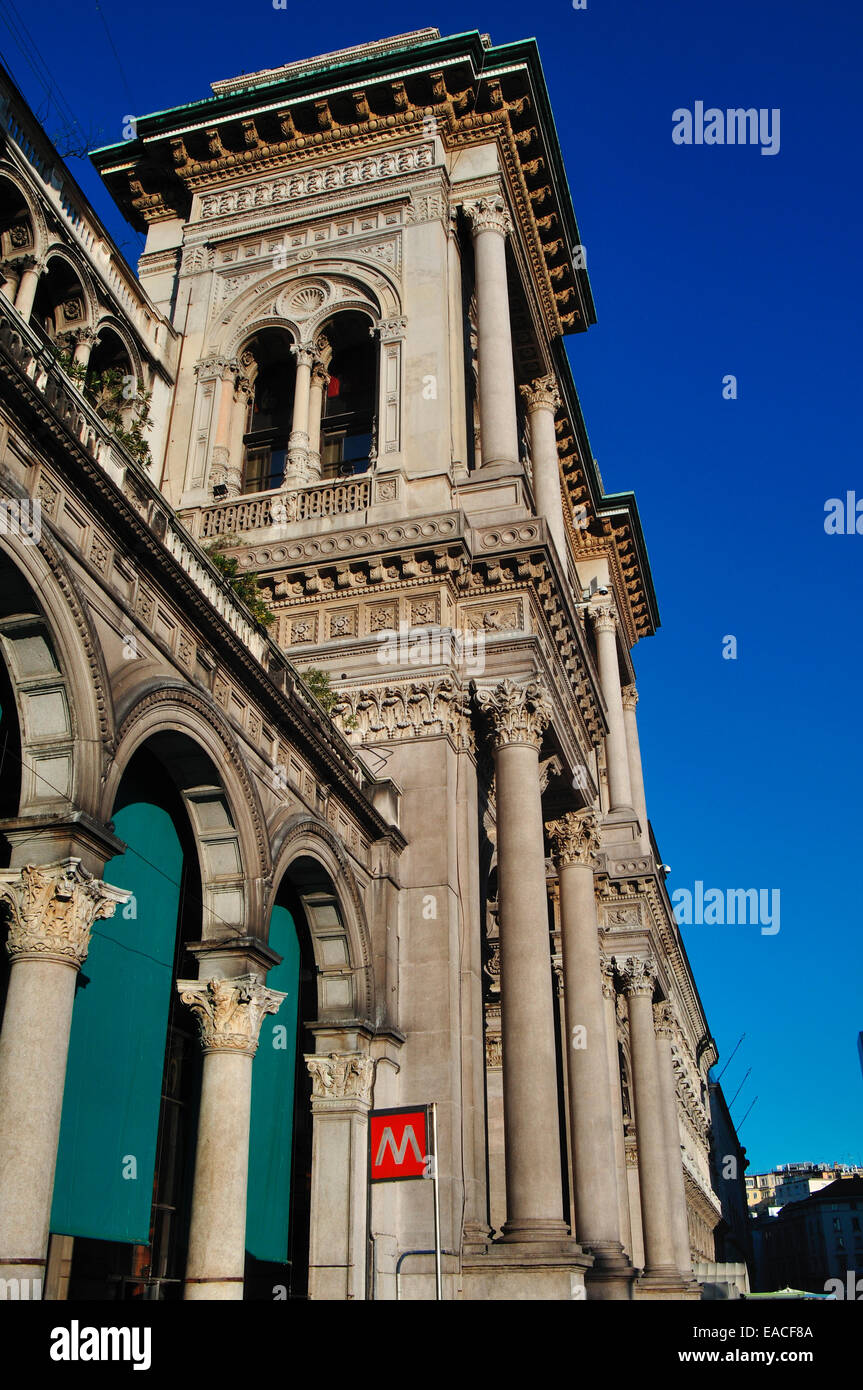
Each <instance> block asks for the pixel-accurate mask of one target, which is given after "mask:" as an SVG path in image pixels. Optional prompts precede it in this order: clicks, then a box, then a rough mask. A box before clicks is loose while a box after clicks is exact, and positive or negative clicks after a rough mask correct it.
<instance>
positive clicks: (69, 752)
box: [0, 30, 720, 1300]
mask: <svg viewBox="0 0 863 1390" xmlns="http://www.w3.org/2000/svg"><path fill="white" fill-rule="evenodd" d="M5 94H6V103H7V112H8V113H10V114H9V120H8V134H7V136H6V137H5V141H4V146H3V151H2V158H0V195H1V196H2V217H3V220H2V256H0V274H2V276H3V284H2V285H0V289H2V296H0V376H2V393H3V394H2V435H0V449H2V466H0V479H2V487H3V495H4V499H5V507H6V512H7V514H8V516H9V517H12V516H18V517H19V518H20V516H21V515H30V513H27V511H26V508H27V505H28V504H29V503H31V502H32V501H35V500H37V499H38V500H39V501H40V502H41V526H40V527H37V528H36V530H38V531H39V534H38V536H37V534H36V530H34V529H33V528H32V527H31V530H30V532H29V533H28V531H27V528H26V527H21V526H19V527H18V528H17V529H16V527H15V526H13V525H11V524H8V525H6V526H5V527H4V528H3V529H2V531H0V555H2V565H3V600H2V610H0V645H2V651H3V661H4V677H3V682H4V683H3V689H2V692H0V703H1V704H2V707H3V716H4V729H3V736H4V742H3V750H4V752H3V756H4V778H5V779H6V780H5V781H4V792H3V803H4V804H3V808H2V811H3V815H4V816H5V820H4V821H3V827H2V828H3V834H4V836H5V843H6V845H7V863H8V865H9V867H8V869H7V870H6V871H5V872H4V873H3V875H2V880H0V893H2V896H3V898H4V900H5V901H6V902H7V904H8V909H9V923H10V925H9V940H8V947H7V949H8V953H9V956H10V958H11V968H10V970H9V975H8V989H7V993H6V1003H5V1014H4V1018H3V1032H2V1041H0V1125H2V1128H0V1172H2V1174H3V1182H2V1188H0V1275H2V1276H4V1277H6V1278H16V1277H17V1278H24V1277H32V1278H37V1279H41V1280H43V1281H45V1283H44V1287H45V1290H46V1293H47V1296H49V1297H71V1298H75V1297H84V1296H89V1297H100V1298H105V1297H123V1296H141V1295H142V1293H143V1296H146V1297H161V1298H166V1297H179V1296H181V1294H182V1295H183V1296H185V1297H187V1298H240V1297H243V1296H245V1297H247V1298H252V1297H261V1298H273V1297H276V1298H278V1297H305V1296H308V1297H311V1298H318V1299H321V1298H323V1299H357V1298H360V1299H361V1298H378V1299H389V1298H395V1297H401V1298H428V1297H433V1296H434V1276H433V1269H432V1266H431V1262H430V1259H429V1257H428V1254H427V1253H423V1252H427V1251H428V1249H429V1246H430V1244H431V1198H430V1193H429V1185H428V1184H426V1183H423V1182H421V1181H420V1182H412V1183H398V1184H395V1185H390V1186H386V1187H380V1188H377V1189H376V1190H375V1191H374V1192H373V1194H372V1198H371V1200H370V1201H369V1202H368V1203H367V1187H366V1184H367V1162H368V1160H367V1145H368V1140H367V1128H368V1121H367V1117H368V1112H369V1110H370V1108H372V1107H374V1108H382V1107H386V1106H388V1105H410V1104H415V1103H416V1104H419V1103H424V1102H427V1101H435V1102H436V1103H437V1107H438V1124H439V1145H438V1154H437V1168H438V1173H439V1178H440V1190H441V1221H442V1244H443V1248H444V1250H445V1252H446V1253H445V1256H444V1278H443V1293H444V1297H446V1298H450V1299H458V1298H463V1299H471V1300H476V1299H483V1298H494V1299H499V1298H509V1297H519V1298H542V1299H572V1298H581V1297H584V1296H585V1294H586V1296H587V1298H588V1299H592V1298H613V1299H628V1298H675V1299H681V1298H697V1297H699V1293H700V1288H699V1285H698V1283H697V1281H696V1280H695V1278H694V1276H693V1263H694V1262H704V1261H707V1262H710V1261H713V1260H714V1258H715V1251H714V1248H713V1239H712V1231H713V1228H714V1227H715V1226H716V1224H717V1222H718V1220H719V1215H720V1204H719V1200H718V1198H717V1196H716V1194H715V1192H714V1191H713V1188H712V1186H711V1176H710V1173H711V1169H710V1159H709V1140H710V1121H709V1100H708V1089H707V1086H708V1078H707V1073H708V1069H709V1067H710V1066H711V1064H712V1063H713V1062H714V1060H715V1059H716V1050H715V1047H714V1044H713V1041H712V1039H711V1036H710V1032H709V1029H708V1026H707V1023H706V1020H705V1017H704V1013H703V1009H702V1006H701V1003H700V1000H699V996H698V992H697V989H696V986H695V983H694V981H693V978H692V974H691V971H690V968H689V964H688V961H687V958H686V954H685V951H684V949H683V945H682V942H681V938H680V934H679V931H678V928H677V926H676V924H675V921H674V916H673V913H672V910H671V906H670V902H669V898H668V895H667V893H666V890H665V886H664V873H663V868H662V862H661V859H660V857H659V855H658V852H657V849H656V846H655V843H654V840H653V836H652V833H651V830H650V826H649V823H648V819H647V813H646V809H645V795H644V784H643V779H642V769H641V760H640V755H639V746H638V733H637V722H636V701H637V696H636V692H635V684H634V681H635V676H634V670H633V666H632V658H631V651H632V648H633V647H634V645H635V644H636V642H637V641H638V640H639V639H640V638H642V637H646V636H649V635H650V634H651V633H652V632H653V631H654V629H655V627H656V625H657V623H658V615H657V609H656V602H655V597H654V593H653V588H652V583H651V577H650V571H649V567H648V562H647V557H646V552H645V548H644V543H643V539H642V533H641V526H640V522H639V517H638V512H637V509H636V505H635V499H634V497H633V495H632V494H631V493H617V494H607V493H606V492H605V491H604V488H603V485H602V481H601V478H600V476H599V473H598V470H597V468H596V466H595V464H594V462H593V459H592V455H591V452H590V447H589V443H588V439H587V435H586V432H585V427H584V422H583V420H582V417H581V412H580V408H579V403H578V398H577V395H576V392H575V388H574V385H573V382H572V377H571V373H570V368H569V365H568V360H567V357H566V354H565V351H564V348H563V336H564V335H566V334H569V333H574V332H583V331H585V330H586V329H587V328H588V327H589V325H590V324H591V322H592V321H593V317H594V313H593V303H592V299H591V292H590V286H589V282H588V279H587V274H586V271H585V270H584V257H583V254H582V251H581V244H580V237H579V233H578V228H577V225H576V222H575V216H574V213H573V209H572V205H571V202H570V198H569V193H568V189H567V182H566V177H565V173H564V169H563V166H562V162H561V157H560V151H559V147H558V143H557V137H556V134H555V129H554V124H553V120H552V116H551V112H550V108H549V103H548V96H547V93H546V90H545V86H544V82H543V78H542V74H541V69H540V65H539V59H538V55H537V52H536V48H535V45H534V44H533V43H532V42H524V43H518V44H512V45H507V46H505V47H502V48H495V47H493V46H492V45H491V43H490V41H489V40H488V38H487V37H486V36H482V35H479V34H474V35H467V36H460V37H458V38H454V39H442V38H441V37H440V36H439V35H438V34H437V32H436V31H434V30H424V31H420V32H419V33H417V34H412V35H407V36H402V37H401V38H400V39H395V40H391V41H388V42H380V43H372V44H368V45H364V46H361V47H360V48H357V49H353V50H345V51H342V52H340V53H337V54H332V55H327V56H326V57H324V58H321V59H316V60H310V61H308V62H301V63H294V64H289V65H288V66H286V67H284V68H277V69H273V70H272V71H267V72H264V73H260V74H256V75H252V76H244V77H242V78H236V79H233V80H230V81H226V82H218V83H215V84H214V86H213V96H212V97H211V98H208V99H207V100H206V101H203V102H198V103H193V104H192V105H190V106H184V107H183V108H181V109H179V110H177V111H169V112H165V113H161V114H159V115H156V116H151V117H146V118H142V119H141V120H139V121H138V123H137V132H136V137H135V138H134V139H133V140H130V141H128V142H125V143H124V144H123V145H121V146H116V147H111V148H108V149H104V150H101V151H99V152H97V154H96V155H95V156H94V158H95V160H96V163H97V166H98V167H99V169H100V170H101V172H102V174H103V177H104V178H105V180H106V182H107V184H108V186H109V188H110V189H111V191H112V192H113V194H114V196H115V198H116V199H117V201H118V202H119V204H120V206H121V207H122V208H123V210H124V211H125V213H126V215H127V216H128V217H129V219H130V220H131V221H132V222H133V223H134V224H135V225H136V226H138V227H140V228H142V229H146V232H147V243H146V249H145V252H144V255H143V256H142V258H141V261H140V265H139V278H138V279H136V278H135V277H134V275H133V274H132V273H131V271H129V269H128V268H127V267H126V266H125V264H124V263H123V261H122V258H121V257H120V256H119V253H118V252H117V251H116V249H115V248H114V247H113V245H112V243H111V240H110V238H109V237H108V235H107V233H106V232H105V230H104V228H103V227H102V226H101V225H100V224H99V222H98V220H97V219H96V217H95V216H94V214H93V212H92V210H91V209H90V208H89V207H88V206H87V204H86V202H85V200H84V199H83V197H82V196H81V194H80V192H79V190H77V188H76V186H75V185H74V182H73V180H72V179H71V177H70V176H69V174H68V172H67V171H66V170H65V169H64V168H63V167H62V164H61V163H60V162H59V160H58V159H57V156H56V153H55V152H54V151H53V150H52V148H51V147H50V145H49V143H48V142H47V140H46V139H45V137H44V135H42V133H41V132H40V131H39V129H38V127H37V126H36V123H35V122H34V120H33V118H32V116H31V115H30V113H29V112H28V111H27V108H26V106H25V105H24V103H23V101H22V100H21V98H20V96H19V95H18V94H17V93H16V92H15V90H14V88H12V86H11V84H8V83H7V84H5ZM76 367H77V370H76ZM111 370H113V371H115V372H117V371H119V372H121V373H122V376H123V379H124V380H128V381H131V382H132V388H133V389H132V393H131V394H132V397H133V398H134V399H140V391H141V390H143V391H145V392H149V393H152V394H151V406H150V408H151V415H152V420H153V424H154V427H153V429H152V431H151V432H150V433H149V435H148V443H149V458H148V457H147V455H146V451H144V452H142V451H141V450H140V449H136V447H134V436H133V433H130V431H131V425H130V417H129V415H128V413H127V414H126V415H122V410H123V409H128V408H127V407H121V408H120V409H121V418H120V423H119V426H118V421H117V415H116V413H115V415H114V416H113V417H111V416H109V414H108V413H106V411H105V410H104V409H102V410H101V411H100V409H99V405H100V397H99V394H98V393H99V390H100V389H103V391H104V383H105V382H106V381H108V380H109V379H110V378H109V372H110V371H111ZM102 400H104V394H103V397H102ZM130 440H131V445H130ZM213 545H217V546H218V548H219V551H220V552H221V555H222V556H223V557H227V562H228V563H230V561H233V562H234V566H235V568H236V571H237V572H238V574H239V576H241V577H253V578H254V581H255V582H256V583H257V585H258V588H259V592H260V594H261V596H262V597H263V598H264V599H265V600H266V602H267V604H268V606H269V608H270V610H271V612H272V614H273V615H274V622H273V625H272V627H271V629H270V630H269V631H266V630H265V629H264V628H263V627H262V626H261V625H260V624H259V623H257V622H256V621H255V619H254V618H253V616H252V614H251V613H250V612H249V610H248V609H247V608H246V607H245V606H244V604H243V603H242V602H241V601H240V599H239V598H238V596H237V594H236V592H235V588H234V587H233V586H232V585H230V584H229V583H228V582H227V581H226V580H225V579H224V577H223V575H222V573H221V571H220V570H219V569H218V568H217V567H216V566H215V565H214V562H213V560H212V558H211V556H210V555H209V554H208V553H207V552H208V549H209V548H210V547H212V546H213ZM222 563H223V565H224V563H225V560H224V559H223V561H222ZM309 668H314V670H315V671H317V672H318V673H320V672H324V673H326V674H325V677H321V676H320V674H318V676H317V685H316V687H315V688H317V689H318V690H319V691H320V692H321V702H320V703H319V702H318V701H317V700H316V699H315V698H313V696H312V695H311V694H310V693H309V690H308V688H307V684H306V683H305V682H304V681H303V680H302V678H301V677H302V675H303V673H304V672H307V671H308V670H309ZM328 715H329V716H331V718H330V717H328ZM96 923H100V925H99V926H98V927H97V926H96V925H95V924H96ZM88 943H89V954H88ZM76 984H77V986H78V988H77V989H76ZM193 1025H196V1027H195V1026H193ZM196 1032H197V1036H196ZM132 1033H134V1034H135V1036H136V1037H137V1038H138V1039H139V1044H138V1046H137V1047H136V1048H131V1049H130V1048H129V1045H128V1035H130V1034H132ZM88 1049H89V1050H88ZM112 1068H113V1070H112ZM106 1086H108V1087H111V1086H113V1087H115V1088H117V1090H118V1093H119V1094H121V1095H123V1096H124V1097H125V1098H126V1099H125V1103H124V1105H123V1106H120V1107H114V1108H112V1109H111V1113H108V1111H107V1110H106V1108H105V1106H104V1104H103V1103H102V1101H101V1099H100V1098H101V1097H102V1096H103V1095H104V1092H105V1088H106ZM117 1110H122V1111H123V1114H122V1115H118V1114H117V1113H116V1111H117ZM83 1156H86V1158H87V1160H88V1163H89V1164H90V1166H91V1167H92V1170H93V1172H94V1173H95V1174H96V1175H97V1176H98V1177H99V1182H100V1184H101V1187H100V1192H101V1205H100V1204H99V1203H98V1202H95V1201H94V1194H93V1193H92V1192H90V1191H88V1190H87V1187H86V1183H85V1182H84V1181H83V1180H82V1178H81V1176H80V1173H81V1159H82V1157H83ZM106 1193H107V1194H108V1196H107V1197H106V1196H105V1194H106ZM97 1209H98V1211H100V1212H101V1213H102V1214H101V1215H95V1214H94V1213H95V1212H96V1211H97Z"/></svg>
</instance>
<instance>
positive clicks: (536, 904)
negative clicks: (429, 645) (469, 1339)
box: [477, 680, 567, 1240]
mask: <svg viewBox="0 0 863 1390" xmlns="http://www.w3.org/2000/svg"><path fill="white" fill-rule="evenodd" d="M477 703H478V705H479V708H480V710H481V711H483V713H484V714H485V715H486V716H487V717H488V718H489V720H490V721H491V725H492V743H493V748H494V762H495V784H496V789H497V853H498V885H499V899H498V900H499V904H500V987H501V1034H502V1042H503V1095H504V1136H505V1147H506V1211H507V1219H506V1223H505V1225H504V1228H503V1230H504V1239H507V1240H560V1239H562V1238H564V1237H565V1236H566V1234H567V1228H566V1225H565V1223H564V1220H563V1198H562V1191H561V1168H560V1136H559V1129H558V1092H557V1059H556V1054H555V1036H554V1013H553V1010H554V998H553V993H552V982H551V949H550V941H549V927H548V904H547V896H546V886H545V839H544V834H543V821H542V800H541V792H540V780H539V747H540V744H541V742H542V735H543V731H544V729H545V728H546V726H547V724H548V722H549V720H550V718H551V706H550V704H549V702H548V700H547V698H546V694H545V691H544V690H543V688H542V686H541V685H540V683H539V682H538V681H535V680H531V681H528V682H527V683H526V684H525V685H516V684H514V683H513V682H512V681H510V680H504V681H502V682H501V683H500V684H499V685H497V686H495V687H494V689H489V690H480V691H477Z"/></svg>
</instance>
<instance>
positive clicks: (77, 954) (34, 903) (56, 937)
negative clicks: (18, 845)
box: [0, 859, 132, 970]
mask: <svg viewBox="0 0 863 1390" xmlns="http://www.w3.org/2000/svg"><path fill="white" fill-rule="evenodd" d="M131 896H132V895H131V893H127V892H125V891H124V890H123V889H122V888H114V887H112V886H111V884H109V883H103V882H102V881H101V880H100V879H97V878H94V877H93V875H92V874H89V873H88V872H87V870H86V869H85V868H83V867H82V864H81V860H80V859H60V860H58V861H57V862H56V863H53V864H39V865H36V864H25V865H24V867H23V868H21V869H5V870H4V871H3V872H2V873H0V902H3V903H6V904H7V906H8V908H9V915H10V922H9V938H8V940H7V942H6V950H7V951H8V952H9V955H10V956H11V958H12V960H13V962H14V961H19V960H49V961H55V962H56V963H57V964H58V965H68V966H70V967H71V968H72V969H73V970H78V969H80V967H81V965H82V964H83V963H84V961H85V960H86V958H87V951H88V949H89V945H90V931H91V928H92V926H93V923H94V922H97V921H99V920H100V919H104V918H107V917H113V915H114V911H115V909H116V907H117V904H118V903H125V902H128V901H129V899H130V897H131Z"/></svg>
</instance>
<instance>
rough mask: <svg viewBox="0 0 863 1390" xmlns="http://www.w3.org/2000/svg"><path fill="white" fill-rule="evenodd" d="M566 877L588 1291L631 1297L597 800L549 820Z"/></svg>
mask: <svg viewBox="0 0 863 1390" xmlns="http://www.w3.org/2000/svg"><path fill="white" fill-rule="evenodd" d="M547 829H548V833H549V837H550V840H551V846H552V854H553V855H554V858H555V861H556V863H557V869H558V876H559V881H560V929H561V947H562V955H563V983H564V997H565V1001H566V1056H567V1069H568V1073H569V1110H570V1124H571V1132H572V1163H573V1179H574V1185H575V1206H576V1228H575V1233H576V1234H577V1236H578V1239H579V1241H580V1243H581V1244H582V1245H583V1246H586V1247H587V1248H588V1249H589V1250H590V1252H591V1254H592V1255H593V1256H594V1266H593V1269H592V1270H591V1271H590V1272H589V1273H588V1275H587V1287H588V1296H589V1297H592V1298H603V1299H610V1298H617V1299H626V1298H628V1297H629V1290H630V1281H631V1279H632V1276H633V1274H634V1272H635V1271H634V1270H633V1269H632V1267H631V1266H630V1265H629V1263H628V1261H627V1260H626V1258H625V1256H624V1254H623V1245H622V1243H621V1239H620V1213H619V1210H618V1200H617V1175H616V1170H615V1156H614V1134H613V1126H612V1112H611V1111H610V1109H609V1076H608V1045H607V1041H606V1030H605V1007H604V1004H603V998H602V973H601V963H600V955H599V927H598V924H597V920H596V898H595V896H594V884H593V866H594V864H595V862H596V856H597V851H598V849H599V828H598V816H597V813H596V811H595V810H593V808H592V807H591V808H589V809H587V810H583V811H572V812H570V813H569V814H568V815H566V816H564V817H563V818H562V819H561V820H557V821H552V822H550V824H549V825H548V826H547Z"/></svg>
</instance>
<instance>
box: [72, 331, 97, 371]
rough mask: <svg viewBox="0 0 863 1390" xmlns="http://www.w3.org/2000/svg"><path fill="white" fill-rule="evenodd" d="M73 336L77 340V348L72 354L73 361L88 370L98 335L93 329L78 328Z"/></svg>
mask: <svg viewBox="0 0 863 1390" xmlns="http://www.w3.org/2000/svg"><path fill="white" fill-rule="evenodd" d="M73 336H74V339H75V348H74V351H73V354H72V358H73V361H75V362H77V364H78V366H79V367H84V368H85V369H86V368H87V366H88V365H89V362H90V355H91V353H92V351H93V348H94V346H95V343H96V334H95V333H94V332H93V330H92V328H78V329H76V330H75V333H74V335H73Z"/></svg>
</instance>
